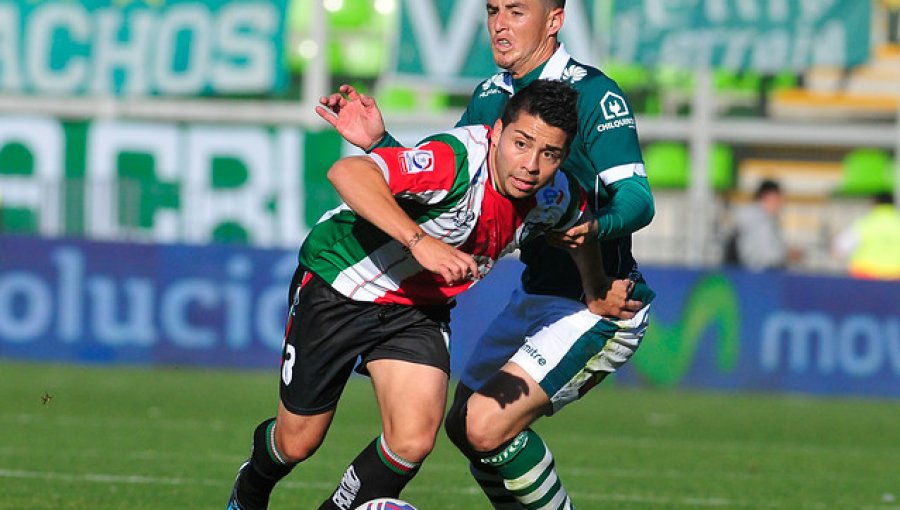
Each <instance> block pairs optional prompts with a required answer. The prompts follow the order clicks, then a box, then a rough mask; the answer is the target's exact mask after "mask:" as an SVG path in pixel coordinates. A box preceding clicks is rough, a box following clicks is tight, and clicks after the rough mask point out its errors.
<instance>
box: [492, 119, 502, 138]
mask: <svg viewBox="0 0 900 510" xmlns="http://www.w3.org/2000/svg"><path fill="white" fill-rule="evenodd" d="M502 132H503V121H502V120H500V119H497V120H495V121H494V127H493V128H491V141H492V142H496V141H498V140H500V133H502Z"/></svg>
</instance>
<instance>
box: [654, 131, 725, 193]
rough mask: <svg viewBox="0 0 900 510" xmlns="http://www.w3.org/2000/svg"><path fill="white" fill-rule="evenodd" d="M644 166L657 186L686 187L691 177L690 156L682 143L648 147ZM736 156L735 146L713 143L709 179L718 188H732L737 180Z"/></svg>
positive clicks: (669, 187)
mask: <svg viewBox="0 0 900 510" xmlns="http://www.w3.org/2000/svg"><path fill="white" fill-rule="evenodd" d="M644 165H645V166H646V167H647V176H648V178H649V179H650V184H651V185H652V186H653V187H654V188H660V189H684V188H686V187H687V186H688V182H689V179H690V156H689V154H688V148H687V146H686V145H684V144H683V143H680V142H656V143H653V144H651V145H649V146H648V147H647V148H646V149H645V150H644ZM733 169H734V156H733V154H732V150H731V147H729V146H727V145H725V144H715V145H713V148H712V151H711V153H710V157H709V180H710V184H711V185H712V187H713V188H714V189H716V190H723V189H728V188H730V187H731V186H732V184H733V183H734V172H733Z"/></svg>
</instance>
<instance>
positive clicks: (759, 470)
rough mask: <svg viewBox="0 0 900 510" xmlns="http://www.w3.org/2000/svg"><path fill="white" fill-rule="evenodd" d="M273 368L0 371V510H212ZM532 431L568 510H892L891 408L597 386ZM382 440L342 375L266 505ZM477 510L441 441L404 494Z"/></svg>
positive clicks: (297, 493) (293, 497)
mask: <svg viewBox="0 0 900 510" xmlns="http://www.w3.org/2000/svg"><path fill="white" fill-rule="evenodd" d="M276 374H277V372H276V370H275V368H274V367H273V369H272V370H271V371H267V372H240V371H220V370H198V369H195V368H190V369H188V368H169V369H140V368H119V367H114V368H108V367H107V368H100V367H83V366H70V365H51V364H28V363H20V362H12V361H8V360H7V361H0V402H2V406H0V508H2V509H16V510H22V509H26V510H40V509H55V510H59V509H85V510H88V509H89V510H100V509H129V510H139V509H159V508H166V509H221V508H224V506H225V501H226V499H227V496H228V492H229V490H230V488H231V483H232V480H233V477H234V474H235V470H236V469H237V467H238V465H239V464H240V463H241V462H242V461H243V460H244V459H245V457H246V456H247V453H248V451H249V435H250V432H251V430H252V429H253V427H254V426H255V425H256V423H258V422H259V421H260V420H261V419H262V418H264V417H267V416H270V415H272V413H273V411H274V409H275V403H276V398H277V379H276V377H277V375H276ZM537 430H538V431H539V432H541V434H542V435H543V436H544V438H545V439H546V441H547V442H548V443H549V445H550V446H551V448H552V449H553V451H554V453H555V455H556V459H557V465H558V467H559V470H560V475H561V477H562V479H563V481H564V482H565V483H566V485H567V487H568V489H569V492H570V493H571V494H572V496H573V498H574V500H575V503H576V504H577V505H578V508H579V509H582V510H589V509H605V508H610V509H616V510H627V509H705V508H712V509H786V510H798V509H829V510H830V509H863V510H867V509H873V510H886V509H900V402H897V401H892V400H850V399H824V398H812V397H800V396H773V395H746V394H713V393H697V392H673V391H662V390H635V389H626V388H622V387H616V386H615V385H614V384H609V385H606V386H605V387H600V388H598V389H596V390H594V391H593V392H592V393H591V394H589V395H588V397H587V398H586V399H585V400H584V401H582V402H580V403H579V404H577V405H574V406H570V407H569V408H567V409H565V410H563V411H562V412H561V413H560V414H559V416H557V417H554V418H553V419H550V420H544V421H542V422H541V423H540V424H539V425H538V427H537ZM379 431H380V429H379V426H378V423H377V412H376V409H375V406H374V398H373V397H372V392H371V389H370V387H369V384H368V380H367V379H363V378H354V379H353V380H352V381H351V383H350V385H349V387H348V390H347V392H346V393H345V396H344V400H343V401H342V404H341V406H340V407H339V410H338V415H337V419H336V421H335V424H334V426H333V428H332V430H331V433H330V434H329V437H328V438H327V439H326V442H325V445H324V446H323V447H322V449H321V450H319V452H318V454H317V455H316V456H315V457H313V459H311V460H310V461H308V462H306V463H304V464H302V465H300V466H299V467H298V468H297V469H295V470H294V472H293V473H292V474H291V475H290V476H289V477H288V478H287V479H286V480H284V481H283V483H282V484H280V485H279V486H278V487H277V488H276V490H275V492H274V494H273V496H272V504H271V508H273V509H281V508H284V509H288V508H291V509H301V510H302V509H314V508H316V507H318V504H319V502H320V501H322V500H323V499H324V498H326V497H327V496H328V495H329V494H330V491H331V489H332V488H333V486H334V485H335V484H336V483H337V481H338V479H339V477H340V474H341V472H342V471H343V469H344V468H345V466H346V464H347V463H348V462H349V461H350V460H351V459H352V458H353V457H354V456H355V454H356V453H357V452H358V451H359V450H360V449H361V448H362V447H363V446H365V445H366V444H367V443H368V442H369V441H371V439H372V438H374V437H375V435H376V434H378V433H379ZM404 497H405V499H407V500H409V501H410V502H412V503H414V504H415V505H417V506H418V507H419V508H420V509H423V510H452V509H469V508H481V509H486V508H488V505H487V503H486V500H485V499H484V498H483V496H481V494H480V493H479V492H478V490H477V488H476V487H475V485H474V484H473V482H471V481H470V479H469V476H468V472H467V468H466V463H465V462H464V461H463V459H462V457H461V456H460V455H459V454H457V453H456V451H455V450H453V449H452V446H451V445H450V444H449V442H448V441H447V440H446V438H444V436H443V435H441V436H440V438H439V441H438V445H437V447H436V449H435V451H434V453H433V454H432V456H431V457H430V458H429V459H428V461H427V463H426V464H425V466H424V467H423V469H422V471H421V473H420V474H419V476H418V477H417V478H416V479H415V480H414V481H413V482H412V483H411V484H410V486H409V487H408V489H407V491H406V492H405V493H404Z"/></svg>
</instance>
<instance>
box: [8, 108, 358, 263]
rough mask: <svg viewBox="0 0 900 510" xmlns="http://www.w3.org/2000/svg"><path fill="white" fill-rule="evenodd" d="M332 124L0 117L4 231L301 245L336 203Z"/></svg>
mask: <svg viewBox="0 0 900 510" xmlns="http://www.w3.org/2000/svg"><path fill="white" fill-rule="evenodd" d="M345 150H346V147H345V146H344V144H343V143H342V140H341V138H340V135H338V134H337V132H335V131H334V130H326V131H304V130H301V129H299V128H296V127H270V126H256V125H210V124H199V123H193V124H187V123H158V122H130V121H105V120H104V121H100V120H98V121H92V122H82V121H75V122H70V121H65V122H63V121H59V120H57V119H53V118H48V117H24V116H23V117H0V232H15V233H29V234H30V233H40V234H43V235H48V236H60V235H63V236H84V237H88V238H92V239H119V240H125V239H129V240H140V241H153V242H187V243H208V242H237V243H242V244H252V245H256V246H285V247H295V246H298V245H299V243H300V241H301V240H302V239H303V237H304V236H305V235H306V232H308V230H309V228H310V227H312V225H314V224H315V223H316V221H317V220H318V219H319V217H320V216H321V215H322V214H323V213H324V212H325V211H327V210H329V209H331V208H333V207H335V206H337V205H338V203H339V202H340V201H339V199H338V197H337V194H336V193H335V191H334V189H333V188H332V187H331V185H330V184H329V183H328V180H327V178H326V176H325V174H326V172H327V170H328V168H329V167H330V166H331V164H332V163H333V162H334V161H336V160H337V159H338V158H339V157H341V155H342V154H343V153H344V151H345Z"/></svg>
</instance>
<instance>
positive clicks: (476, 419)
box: [465, 412, 506, 452]
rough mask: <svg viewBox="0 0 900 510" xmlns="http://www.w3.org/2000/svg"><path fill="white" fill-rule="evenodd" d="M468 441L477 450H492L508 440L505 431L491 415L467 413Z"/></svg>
mask: <svg viewBox="0 0 900 510" xmlns="http://www.w3.org/2000/svg"><path fill="white" fill-rule="evenodd" d="M465 427H466V442H468V444H469V446H470V448H472V449H473V450H474V451H476V452H490V451H493V450H495V449H497V448H498V447H499V446H501V445H502V444H503V443H504V441H506V437H505V435H504V434H505V431H503V430H499V429H498V428H497V427H496V422H495V420H494V419H493V418H492V417H491V416H485V415H479V414H478V413H472V412H469V413H467V415H466V417H465Z"/></svg>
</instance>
